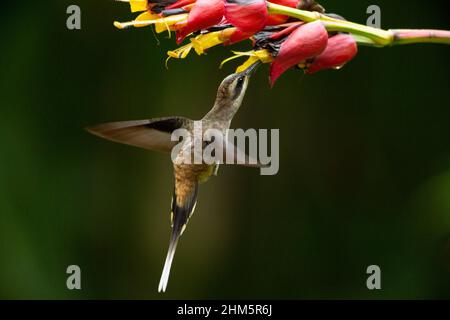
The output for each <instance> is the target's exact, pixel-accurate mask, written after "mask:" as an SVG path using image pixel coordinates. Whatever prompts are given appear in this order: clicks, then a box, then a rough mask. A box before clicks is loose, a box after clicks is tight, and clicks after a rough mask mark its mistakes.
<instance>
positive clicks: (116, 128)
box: [86, 117, 192, 153]
mask: <svg viewBox="0 0 450 320" xmlns="http://www.w3.org/2000/svg"><path fill="white" fill-rule="evenodd" d="M190 122H192V120H190V119H188V118H183V117H165V118H155V119H149V120H135V121H120V122H109V123H104V124H100V125H97V126H93V127H88V128H86V130H87V131H89V132H90V133H92V134H94V135H96V136H99V137H101V138H104V139H107V140H111V141H114V142H119V143H123V144H128V145H131V146H135V147H139V148H143V149H147V150H152V151H160V152H167V153H170V152H171V150H172V148H173V147H174V146H175V145H176V144H177V143H178V141H171V134H172V132H173V131H175V130H176V129H180V128H183V127H186V126H187V125H189V123H190Z"/></svg>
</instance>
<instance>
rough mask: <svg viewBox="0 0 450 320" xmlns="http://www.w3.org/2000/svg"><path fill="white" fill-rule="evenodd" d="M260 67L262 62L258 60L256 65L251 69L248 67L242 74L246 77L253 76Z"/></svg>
mask: <svg viewBox="0 0 450 320" xmlns="http://www.w3.org/2000/svg"><path fill="white" fill-rule="evenodd" d="M260 65H261V61H259V60H258V61H256V62H255V63H254V64H252V65H251V66H250V67H248V68H247V69H245V70H244V71H242V73H243V74H245V75H246V76H251V75H252V74H253V72H255V71H256V69H258V67H259V66H260Z"/></svg>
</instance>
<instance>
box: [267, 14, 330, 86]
mask: <svg viewBox="0 0 450 320" xmlns="http://www.w3.org/2000/svg"><path fill="white" fill-rule="evenodd" d="M327 42H328V33H327V30H326V29H325V27H324V26H323V24H322V22H320V21H314V22H310V23H307V24H304V25H301V26H300V27H298V28H297V29H296V30H294V31H293V32H292V33H291V34H290V35H289V36H288V37H287V38H286V40H284V42H283V43H282V44H281V46H280V50H279V52H278V54H277V56H276V58H275V60H274V61H273V62H272V64H271V65H270V76H269V79H270V83H271V85H272V86H273V85H274V83H275V81H276V80H277V79H278V78H279V77H280V76H281V74H283V73H284V72H285V71H286V70H288V69H289V68H291V67H293V66H295V65H297V64H299V63H300V62H302V61H304V60H306V59H309V58H312V57H315V56H317V55H319V54H321V53H322V52H323V51H324V50H325V48H326V46H327Z"/></svg>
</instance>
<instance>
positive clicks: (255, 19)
mask: <svg viewBox="0 0 450 320" xmlns="http://www.w3.org/2000/svg"><path fill="white" fill-rule="evenodd" d="M268 16H269V13H268V11H267V5H266V1H265V0H225V18H226V19H227V21H228V22H229V23H231V24H232V25H234V26H235V27H236V28H238V29H239V30H240V31H242V32H244V33H255V32H258V31H260V30H261V29H262V28H264V26H265V25H266V20H267V18H268Z"/></svg>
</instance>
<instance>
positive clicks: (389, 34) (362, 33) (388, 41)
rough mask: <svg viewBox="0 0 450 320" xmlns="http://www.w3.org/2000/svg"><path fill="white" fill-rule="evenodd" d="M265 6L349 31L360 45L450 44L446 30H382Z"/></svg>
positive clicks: (288, 9) (330, 27) (335, 29)
mask: <svg viewBox="0 0 450 320" xmlns="http://www.w3.org/2000/svg"><path fill="white" fill-rule="evenodd" d="M267 8H268V10H269V13H271V14H283V15H286V16H289V17H293V18H297V19H299V20H302V21H306V22H311V21H316V20H321V21H322V22H323V23H324V25H325V27H326V28H327V30H328V31H340V32H348V33H351V34H353V35H354V36H355V39H356V40H357V42H358V43H360V44H362V45H368V46H373V47H385V46H393V45H401V44H411V43H441V44H450V31H446V30H413V29H404V30H403V29H398V30H383V29H377V28H373V27H369V26H366V25H362V24H359V23H354V22H350V21H344V20H339V19H335V18H332V17H328V16H326V15H324V14H321V13H319V12H314V11H305V10H299V9H294V8H290V7H286V6H282V5H278V4H274V3H271V2H267Z"/></svg>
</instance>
